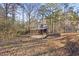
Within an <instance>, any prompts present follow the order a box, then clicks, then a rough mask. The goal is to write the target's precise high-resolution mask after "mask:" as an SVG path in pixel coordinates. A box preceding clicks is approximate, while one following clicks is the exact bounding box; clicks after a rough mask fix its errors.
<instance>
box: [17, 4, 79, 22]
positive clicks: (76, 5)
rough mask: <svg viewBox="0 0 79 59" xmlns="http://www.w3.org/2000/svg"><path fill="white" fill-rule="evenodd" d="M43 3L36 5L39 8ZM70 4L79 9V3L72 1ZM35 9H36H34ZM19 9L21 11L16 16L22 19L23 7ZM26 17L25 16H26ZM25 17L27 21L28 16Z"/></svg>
mask: <svg viewBox="0 0 79 59" xmlns="http://www.w3.org/2000/svg"><path fill="white" fill-rule="evenodd" d="M41 5H44V3H40V4H38V3H37V4H36V5H35V7H38V8H39V7H40V6H41ZM69 6H74V10H75V11H76V10H77V9H78V10H79V3H70V4H69ZM28 8H30V6H28ZM34 10H35V9H34ZM18 11H19V14H17V17H16V18H17V19H20V20H22V9H20V8H19V9H18ZM25 14H26V13H25ZM24 17H25V16H24ZM24 19H25V21H26V19H27V17H25V18H24Z"/></svg>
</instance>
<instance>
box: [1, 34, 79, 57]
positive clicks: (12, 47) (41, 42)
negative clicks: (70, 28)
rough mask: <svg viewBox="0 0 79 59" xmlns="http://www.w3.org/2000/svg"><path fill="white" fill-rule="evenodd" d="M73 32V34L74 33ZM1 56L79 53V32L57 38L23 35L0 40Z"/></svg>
mask: <svg viewBox="0 0 79 59" xmlns="http://www.w3.org/2000/svg"><path fill="white" fill-rule="evenodd" d="M72 34H73V35H72ZM0 55H1V56H9V55H11V56H26V55H27V56H40V55H44V56H53V55H55V56H63V55H64V56H65V55H79V35H78V33H70V34H69V35H68V33H66V34H65V33H64V34H62V35H61V36H60V37H57V38H50V39H49V38H42V39H41V38H40V39H37V38H36V39H35V38H31V37H27V36H26V35H23V36H21V37H17V38H15V39H11V40H0Z"/></svg>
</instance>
